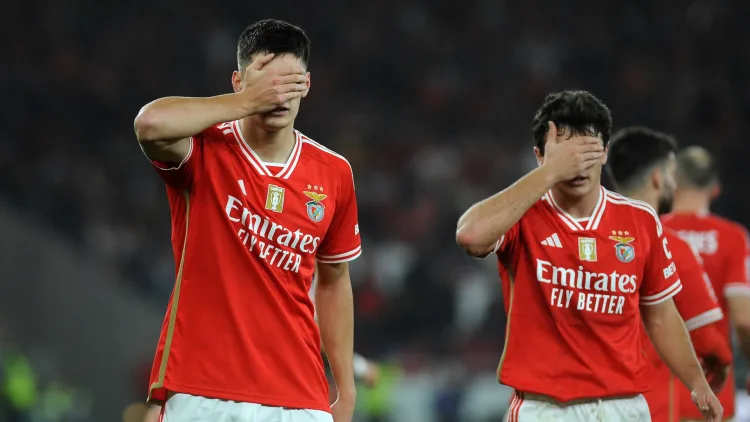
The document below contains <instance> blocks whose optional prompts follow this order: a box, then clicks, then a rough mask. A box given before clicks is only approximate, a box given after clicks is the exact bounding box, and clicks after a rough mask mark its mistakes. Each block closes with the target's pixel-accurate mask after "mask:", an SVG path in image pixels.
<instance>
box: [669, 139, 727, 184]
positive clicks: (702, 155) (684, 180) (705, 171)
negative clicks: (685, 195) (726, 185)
mask: <svg viewBox="0 0 750 422" xmlns="http://www.w3.org/2000/svg"><path fill="white" fill-rule="evenodd" d="M676 158H677V185H678V186H679V187H680V188H686V189H691V188H692V189H700V190H703V189H711V188H713V187H714V186H715V185H717V184H718V183H719V169H718V167H717V165H716V160H714V158H713V157H712V156H711V153H709V152H708V151H707V150H706V149H705V148H703V147H697V146H693V147H688V148H685V149H683V150H681V151H680V152H678V153H677V156H676Z"/></svg>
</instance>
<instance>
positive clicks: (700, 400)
mask: <svg viewBox="0 0 750 422" xmlns="http://www.w3.org/2000/svg"><path fill="white" fill-rule="evenodd" d="M690 397H691V398H692V399H693V403H695V405H696V406H697V407H698V410H700V411H701V413H702V414H703V417H704V418H705V419H706V420H707V421H708V422H721V420H722V419H721V418H722V417H723V416H724V408H723V407H722V406H721V403H720V402H719V399H718V398H716V395H715V394H714V393H713V391H711V387H709V386H708V384H705V385H703V386H700V387H698V388H695V389H693V392H692V393H691V395H690Z"/></svg>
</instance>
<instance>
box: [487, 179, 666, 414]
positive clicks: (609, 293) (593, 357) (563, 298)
mask: <svg viewBox="0 0 750 422" xmlns="http://www.w3.org/2000/svg"><path fill="white" fill-rule="evenodd" d="M497 254H498V258H499V269H500V275H501V279H502V281H503V291H504V296H505V303H506V304H507V305H506V306H507V309H506V311H507V312H508V314H509V315H508V327H507V330H506V346H505V350H504V352H503V357H502V358H501V361H500V365H499V367H498V375H499V379H500V382H501V383H503V384H505V385H508V386H511V387H514V388H516V389H518V390H520V391H523V392H530V393H536V394H543V395H546V396H550V397H553V398H555V399H557V400H560V401H563V402H565V401H570V400H575V399H584V398H601V397H610V396H623V395H629V394H637V393H642V392H644V391H646V390H647V389H648V383H647V382H646V380H645V379H644V377H643V375H644V373H645V371H647V370H648V369H649V365H650V363H649V362H648V360H647V359H646V358H645V357H644V356H643V353H642V348H641V343H642V337H641V325H642V323H641V318H640V309H639V306H640V305H655V304H659V303H661V302H663V301H665V300H668V299H670V298H671V297H672V296H673V295H674V294H676V293H677V292H679V291H680V289H681V284H680V280H679V277H678V276H677V272H676V270H675V265H674V263H673V262H672V259H671V252H670V251H669V247H668V241H667V240H666V238H664V236H663V234H662V229H661V225H660V223H659V221H658V218H657V217H656V214H655V212H654V211H653V209H651V207H649V206H648V205H645V204H643V203H639V202H635V201H631V200H629V199H626V198H624V197H622V196H619V195H616V194H614V193H611V192H608V191H606V190H605V189H603V188H602V189H601V192H600V198H599V203H598V204H597V206H596V209H595V210H594V213H593V214H592V215H591V217H590V218H588V219H586V220H576V219H573V218H572V217H571V216H570V215H568V214H567V213H565V212H564V211H563V210H561V209H560V208H559V207H558V206H557V205H556V204H555V201H554V199H553V197H552V195H551V194H547V195H545V197H544V198H543V199H542V200H540V201H539V202H537V203H536V204H535V205H534V206H533V207H532V208H531V209H530V210H529V211H528V212H527V213H526V214H525V215H524V216H523V218H522V219H521V220H520V221H519V222H518V223H517V224H516V225H515V226H514V227H513V228H512V229H511V230H510V231H509V232H508V233H506V235H505V236H504V237H503V238H502V239H501V240H500V241H499V242H498V247H497Z"/></svg>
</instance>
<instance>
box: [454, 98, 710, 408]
mask: <svg viewBox="0 0 750 422" xmlns="http://www.w3.org/2000/svg"><path fill="white" fill-rule="evenodd" d="M611 126H612V119H611V116H610V113H609V110H608V109H607V107H606V106H605V105H604V104H603V103H602V102H601V101H600V100H599V99H597V98H596V97H594V96H593V95H591V94H590V93H588V92H585V91H564V92H560V93H554V94H550V95H548V96H547V98H546V99H545V101H544V104H543V105H542V107H541V108H540V109H539V110H538V111H537V113H536V116H535V117H534V121H533V135H534V141H535V149H534V150H535V152H536V155H537V159H538V162H539V167H538V168H537V169H535V170H532V171H531V172H529V173H528V174H527V175H525V176H524V177H522V178H521V179H519V180H518V181H517V182H516V183H514V184H513V185H511V186H510V187H508V188H507V189H505V190H503V191H501V192H499V193H497V194H495V195H493V196H492V197H490V198H487V199H485V200H483V201H481V202H479V203H477V204H475V205H473V206H472V207H471V208H469V210H467V211H466V213H464V215H463V216H461V218H460V219H459V221H458V227H457V232H456V240H457V242H458V244H459V245H460V246H461V247H462V248H463V249H465V250H466V251H467V252H468V253H469V254H471V255H473V256H475V257H484V256H487V255H489V254H490V253H493V252H495V253H496V254H497V257H498V266H499V271H500V276H501V279H502V282H503V295H504V299H505V303H506V311H507V313H508V325H507V328H506V339H505V348H504V350H503V356H502V357H501V359H500V364H499V366H498V378H499V381H500V382H501V383H502V384H505V385H508V386H510V387H512V388H514V389H515V395H514V400H513V403H512V405H511V411H510V421H511V422H516V421H521V422H524V421H538V420H554V421H584V422H585V421H601V420H606V421H608V422H617V421H648V420H650V414H649V410H648V405H647V404H646V400H645V399H644V398H643V395H642V393H643V392H645V391H647V390H648V382H647V381H646V380H645V379H644V374H645V372H646V371H648V370H649V369H650V362H649V361H648V359H647V358H646V357H645V356H644V355H643V352H642V348H643V347H642V346H643V345H642V343H643V341H642V340H643V338H642V336H641V330H642V324H645V326H646V329H647V330H648V332H649V334H650V335H651V337H652V338H653V339H654V345H655V346H656V349H657V350H658V351H659V353H660V354H661V355H662V357H663V359H664V361H665V362H666V363H667V364H668V365H669V366H670V368H671V369H672V370H673V372H674V373H676V374H677V375H678V376H679V378H680V379H681V380H682V382H683V383H685V384H686V385H688V386H689V387H690V389H691V390H692V391H693V394H694V396H695V401H696V404H697V405H698V406H699V408H700V409H701V410H702V412H704V414H705V416H706V418H707V419H708V420H711V421H718V420H720V419H721V415H722V409H721V404H719V402H718V400H717V398H716V396H715V395H714V394H713V392H712V391H711V388H710V386H709V385H708V382H707V381H706V378H705V376H704V374H703V371H702V368H701V365H700V363H699V362H698V359H697V358H696V356H695V353H694V352H693V348H692V346H691V344H690V339H689V336H688V334H687V331H686V330H685V327H684V323H683V320H682V318H680V315H679V313H678V312H677V309H676V308H675V306H674V303H673V301H672V297H673V296H674V295H675V294H677V293H678V292H679V291H680V290H681V289H682V285H681V283H680V280H679V276H678V274H677V271H675V269H674V263H673V262H672V259H671V252H670V251H669V247H668V243H667V240H666V238H665V237H664V234H663V232H662V226H661V223H660V222H659V218H658V216H657V215H656V211H654V210H653V208H652V207H651V206H649V205H648V204H644V203H642V202H638V201H633V200H630V199H627V198H624V197H622V196H620V195H617V194H613V193H611V192H609V191H607V190H605V189H604V188H603V187H602V186H601V169H602V166H603V165H604V164H606V151H605V149H606V146H607V142H608V141H609V135H610V130H611Z"/></svg>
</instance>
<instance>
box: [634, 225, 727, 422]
mask: <svg viewBox="0 0 750 422" xmlns="http://www.w3.org/2000/svg"><path fill="white" fill-rule="evenodd" d="M664 236H665V238H666V239H667V242H668V243H669V250H670V251H671V252H672V259H673V260H674V263H675V265H676V266H677V271H678V272H679V274H680V281H681V282H682V291H680V293H678V294H677V295H675V297H674V303H675V305H676V306H677V310H679V312H680V315H681V316H682V319H684V320H685V326H686V327H687V329H688V331H691V336H692V331H693V330H697V329H698V328H701V327H705V326H706V325H709V324H712V323H714V322H716V321H719V320H721V319H722V317H723V314H722V312H721V307H720V306H719V303H718V302H717V300H716V295H715V294H714V291H713V288H712V287H711V282H710V281H709V280H708V277H707V276H706V274H705V272H704V270H703V268H702V267H701V263H700V261H699V259H700V258H699V257H698V256H697V255H696V254H695V253H694V252H693V250H692V249H690V246H689V245H688V244H687V242H685V241H684V240H682V239H680V238H679V237H678V236H677V234H676V233H675V232H673V231H672V230H670V229H668V228H665V230H664ZM642 332H643V345H644V350H645V352H646V355H647V356H648V357H649V359H650V360H651V362H653V373H651V374H649V375H648V379H649V380H650V382H651V390H650V391H648V392H647V393H646V394H644V396H645V397H646V401H647V402H648V407H649V410H650V411H651V420H652V421H653V422H677V421H678V420H679V416H680V415H679V399H678V396H677V394H676V391H675V384H678V383H679V381H677V380H675V379H674V377H673V376H672V372H671V371H670V370H669V367H667V365H666V364H665V363H664V362H663V361H662V360H661V358H660V357H659V354H658V353H657V352H656V349H655V348H654V346H653V344H652V343H651V340H650V339H649V337H648V333H646V330H645V329H644V330H642ZM717 336H718V334H717ZM691 404H692V402H691Z"/></svg>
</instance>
